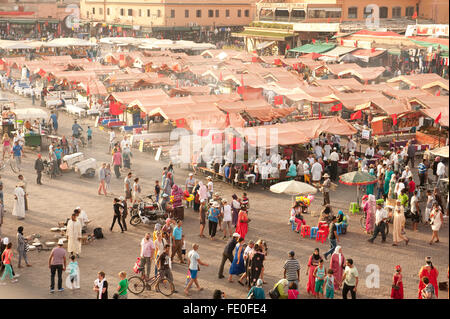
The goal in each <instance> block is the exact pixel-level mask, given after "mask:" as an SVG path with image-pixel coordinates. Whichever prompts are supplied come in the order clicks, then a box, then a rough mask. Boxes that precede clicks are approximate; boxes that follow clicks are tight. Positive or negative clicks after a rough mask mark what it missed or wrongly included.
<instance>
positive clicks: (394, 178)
mask: <svg viewBox="0 0 450 319" xmlns="http://www.w3.org/2000/svg"><path fill="white" fill-rule="evenodd" d="M395 185H397V176H396V175H395V174H392V176H391V180H390V181H389V192H388V198H389V199H395Z"/></svg>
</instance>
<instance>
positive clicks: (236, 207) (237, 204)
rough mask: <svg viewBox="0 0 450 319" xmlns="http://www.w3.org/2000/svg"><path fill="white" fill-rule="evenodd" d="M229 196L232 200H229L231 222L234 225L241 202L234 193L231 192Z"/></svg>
mask: <svg viewBox="0 0 450 319" xmlns="http://www.w3.org/2000/svg"><path fill="white" fill-rule="evenodd" d="M231 198H233V200H232V202H231V211H232V213H233V215H232V221H231V223H232V224H233V226H236V224H237V221H238V215H239V211H240V209H241V202H240V200H239V199H238V197H237V195H236V194H233V195H232V196H231Z"/></svg>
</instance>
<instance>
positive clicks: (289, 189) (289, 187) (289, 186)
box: [270, 180, 317, 196]
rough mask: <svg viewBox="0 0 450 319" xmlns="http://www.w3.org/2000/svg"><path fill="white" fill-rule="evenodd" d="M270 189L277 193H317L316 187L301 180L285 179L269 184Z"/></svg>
mask: <svg viewBox="0 0 450 319" xmlns="http://www.w3.org/2000/svg"><path fill="white" fill-rule="evenodd" d="M270 191H271V192H273V193H278V194H288V195H292V196H295V195H309V194H315V193H317V188H315V187H313V186H311V185H309V184H306V183H302V182H297V181H294V180H292V181H287V182H281V183H277V184H275V185H272V186H270Z"/></svg>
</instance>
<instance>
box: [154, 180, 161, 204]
mask: <svg viewBox="0 0 450 319" xmlns="http://www.w3.org/2000/svg"><path fill="white" fill-rule="evenodd" d="M160 192H161V187H160V186H159V181H155V196H156V202H159V193H160Z"/></svg>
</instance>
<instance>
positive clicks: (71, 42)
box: [44, 38, 96, 48]
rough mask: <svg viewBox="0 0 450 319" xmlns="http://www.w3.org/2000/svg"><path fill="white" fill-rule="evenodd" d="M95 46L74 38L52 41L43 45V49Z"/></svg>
mask: <svg viewBox="0 0 450 319" xmlns="http://www.w3.org/2000/svg"><path fill="white" fill-rule="evenodd" d="M94 45H96V44H94V43H91V42H90V41H86V40H83V39H76V38H58V39H53V40H51V41H49V42H47V43H45V44H44V46H45V47H50V48H62V47H71V46H72V47H73V46H83V47H85V46H94Z"/></svg>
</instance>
